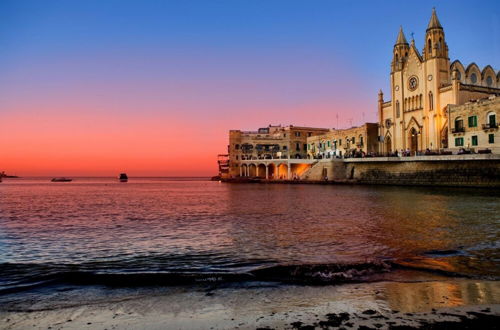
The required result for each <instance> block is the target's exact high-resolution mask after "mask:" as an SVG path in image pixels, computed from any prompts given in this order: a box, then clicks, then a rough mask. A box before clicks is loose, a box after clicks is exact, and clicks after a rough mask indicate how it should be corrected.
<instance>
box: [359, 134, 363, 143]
mask: <svg viewBox="0 0 500 330" xmlns="http://www.w3.org/2000/svg"><path fill="white" fill-rule="evenodd" d="M359 143H361V145H363V137H362V136H360V137H359Z"/></svg>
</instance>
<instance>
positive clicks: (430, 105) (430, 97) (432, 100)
mask: <svg viewBox="0 0 500 330" xmlns="http://www.w3.org/2000/svg"><path fill="white" fill-rule="evenodd" d="M429 110H434V98H433V97H432V92H429Z"/></svg>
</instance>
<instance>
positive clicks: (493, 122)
mask: <svg viewBox="0 0 500 330" xmlns="http://www.w3.org/2000/svg"><path fill="white" fill-rule="evenodd" d="M486 123H487V124H488V125H489V126H488V128H495V127H497V115H496V113H494V112H489V113H488V115H487V117H486Z"/></svg>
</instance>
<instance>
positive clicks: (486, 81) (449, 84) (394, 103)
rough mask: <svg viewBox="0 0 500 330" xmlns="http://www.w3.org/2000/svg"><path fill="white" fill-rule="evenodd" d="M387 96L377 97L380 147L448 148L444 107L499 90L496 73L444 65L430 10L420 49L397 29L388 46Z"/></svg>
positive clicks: (444, 50) (444, 49) (440, 35)
mask: <svg viewBox="0 0 500 330" xmlns="http://www.w3.org/2000/svg"><path fill="white" fill-rule="evenodd" d="M390 82H391V84H390V86H391V91H390V95H391V100H390V101H386V100H384V95H383V93H382V91H380V93H379V98H378V112H379V125H380V132H379V135H380V140H381V142H383V143H381V144H380V148H379V151H380V152H383V153H390V152H393V151H395V150H401V149H403V150H406V149H410V150H411V151H412V154H415V153H416V152H417V151H423V150H426V149H430V150H438V149H446V148H448V147H449V141H448V137H449V134H448V133H449V130H448V127H449V122H448V116H447V112H446V110H447V107H448V105H450V104H454V105H461V104H464V103H466V102H468V101H469V100H471V99H478V98H485V97H489V96H490V95H500V73H499V72H495V71H494V70H493V68H492V67H491V66H486V67H485V68H484V69H483V70H480V69H479V67H478V66H477V65H476V64H474V63H472V64H470V65H469V66H467V68H465V69H464V67H463V65H462V64H461V63H460V62H459V61H455V62H453V63H451V64H450V60H449V58H448V45H447V43H446V39H445V34H444V29H443V27H442V26H441V24H440V22H439V20H438V18H437V15H436V12H435V11H434V10H433V12H432V16H431V19H430V22H429V24H428V26H427V30H426V34H425V42H424V47H423V50H422V53H420V52H419V50H418V49H417V48H416V46H415V41H414V40H412V41H411V43H410V44H408V42H407V41H406V37H405V35H404V33H403V29H402V28H401V29H400V31H399V34H398V37H397V40H396V44H395V45H394V49H393V59H392V63H391V74H390Z"/></svg>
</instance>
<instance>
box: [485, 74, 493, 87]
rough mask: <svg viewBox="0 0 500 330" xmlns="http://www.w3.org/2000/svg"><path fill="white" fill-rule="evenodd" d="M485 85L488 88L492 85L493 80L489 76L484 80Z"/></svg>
mask: <svg viewBox="0 0 500 330" xmlns="http://www.w3.org/2000/svg"><path fill="white" fill-rule="evenodd" d="M486 85H488V87H491V85H493V79H492V78H491V76H488V78H486Z"/></svg>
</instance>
